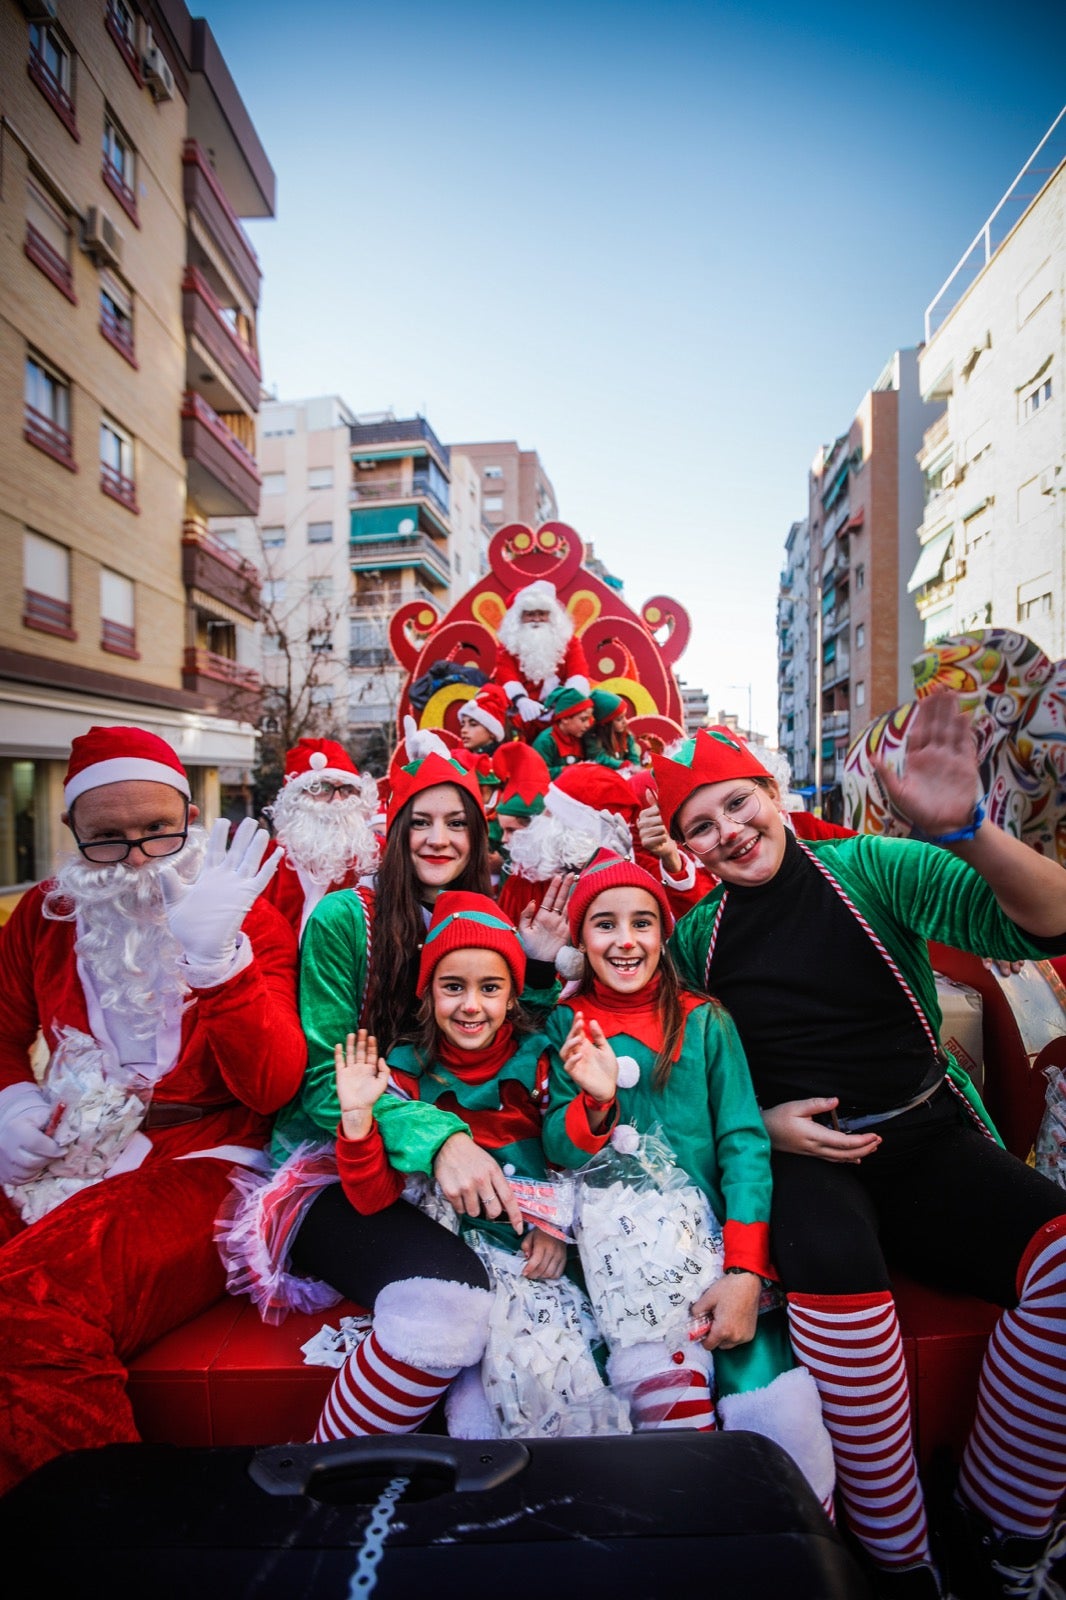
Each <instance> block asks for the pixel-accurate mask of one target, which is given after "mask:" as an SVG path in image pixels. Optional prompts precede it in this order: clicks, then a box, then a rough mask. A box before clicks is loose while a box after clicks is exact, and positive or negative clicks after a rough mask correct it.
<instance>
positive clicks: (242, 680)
mask: <svg viewBox="0 0 1066 1600" xmlns="http://www.w3.org/2000/svg"><path fill="white" fill-rule="evenodd" d="M181 683H182V688H183V689H187V690H189V691H190V692H191V693H192V694H200V695H204V696H205V697H206V698H207V699H208V700H210V701H211V702H212V704H213V705H214V706H215V707H216V708H217V711H218V713H219V714H221V715H222V716H228V717H237V718H239V719H240V720H241V721H245V722H255V721H256V720H257V719H258V716H259V702H260V697H261V695H262V692H263V685H262V681H261V679H260V677H259V674H258V672H255V671H253V669H252V668H251V667H242V666H241V665H240V664H239V662H236V661H231V660H230V658H229V657H228V656H217V655H215V653H214V651H213V650H203V649H200V648H199V647H196V646H194V647H192V648H190V649H188V650H186V652H185V657H184V661H183V663H182V669H181Z"/></svg>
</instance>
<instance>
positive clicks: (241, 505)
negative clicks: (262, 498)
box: [181, 390, 260, 517]
mask: <svg viewBox="0 0 1066 1600" xmlns="http://www.w3.org/2000/svg"><path fill="white" fill-rule="evenodd" d="M181 450H182V454H183V455H184V457H185V459H186V461H187V462H188V463H189V495H190V498H191V499H192V500H194V501H195V502H196V505H197V507H198V508H199V510H200V511H201V512H202V513H203V514H204V516H207V517H254V516H255V514H256V512H257V511H258V510H259V488H260V479H259V468H258V467H257V466H256V463H255V457H254V456H253V455H251V454H250V452H249V451H247V450H246V449H245V448H244V446H243V445H242V444H241V443H240V441H239V440H238V439H236V438H235V437H234V435H233V434H232V433H231V432H230V431H229V429H228V428H227V427H226V424H225V423H224V422H223V421H222V418H221V417H220V416H219V415H218V413H217V412H216V411H214V410H213V409H212V408H211V406H209V405H208V403H207V401H206V400H205V399H204V398H203V397H202V396H201V395H198V394H194V393H193V392H192V390H187V391H186V393H185V398H184V400H183V402H182V407H181Z"/></svg>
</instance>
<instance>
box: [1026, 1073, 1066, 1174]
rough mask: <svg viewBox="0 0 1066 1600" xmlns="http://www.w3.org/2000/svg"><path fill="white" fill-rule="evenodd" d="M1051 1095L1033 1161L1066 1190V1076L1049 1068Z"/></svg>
mask: <svg viewBox="0 0 1066 1600" xmlns="http://www.w3.org/2000/svg"><path fill="white" fill-rule="evenodd" d="M1044 1077H1045V1078H1046V1079H1047V1094H1046V1096H1045V1099H1044V1115H1043V1117H1042V1118H1041V1119H1040V1127H1039V1130H1038V1132H1037V1135H1036V1144H1035V1146H1034V1150H1033V1160H1034V1164H1035V1166H1036V1170H1037V1172H1042V1173H1043V1174H1044V1176H1045V1178H1050V1179H1051V1181H1052V1183H1057V1184H1059V1185H1060V1186H1061V1187H1062V1188H1066V1072H1064V1071H1063V1069H1062V1068H1061V1067H1045V1069H1044Z"/></svg>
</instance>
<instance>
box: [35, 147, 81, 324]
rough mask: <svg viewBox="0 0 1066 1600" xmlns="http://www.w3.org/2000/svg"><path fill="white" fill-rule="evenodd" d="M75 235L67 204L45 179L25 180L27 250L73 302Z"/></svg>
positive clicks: (75, 297)
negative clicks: (49, 187) (50, 191)
mask: <svg viewBox="0 0 1066 1600" xmlns="http://www.w3.org/2000/svg"><path fill="white" fill-rule="evenodd" d="M72 238H73V230H72V229H71V226H70V218H69V216H68V215H67V211H66V208H65V207H64V206H62V205H61V204H60V203H59V201H57V200H56V199H54V198H53V196H52V195H51V194H49V192H48V191H47V189H46V188H45V187H44V185H43V184H42V183H39V182H37V181H36V180H35V179H33V178H30V179H29V181H28V182H27V184H26V244H25V251H26V254H27V255H28V256H29V258H30V260H31V261H32V262H33V264H34V266H36V267H40V269H41V271H42V272H43V273H44V275H45V277H46V278H51V280H52V282H53V283H54V284H55V286H56V288H57V289H61V290H62V291H63V293H64V294H65V295H66V297H67V299H68V300H69V301H70V302H71V304H72V305H77V303H78V297H77V295H76V294H75V293H74V274H73V271H72V269H71V264H70V258H71V239H72Z"/></svg>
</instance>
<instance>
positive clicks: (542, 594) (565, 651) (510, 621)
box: [492, 579, 589, 734]
mask: <svg viewBox="0 0 1066 1600" xmlns="http://www.w3.org/2000/svg"><path fill="white" fill-rule="evenodd" d="M492 677H493V681H494V682H495V683H498V684H499V685H500V686H501V687H502V689H503V691H504V693H505V694H506V696H507V698H508V701H509V702H510V704H511V705H512V707H513V708H514V712H515V715H516V716H517V717H518V718H519V720H520V721H521V722H522V723H523V732H524V733H527V734H532V733H536V732H539V731H540V729H541V727H543V726H546V725H547V724H546V723H545V722H544V721H543V719H544V701H545V700H546V698H547V696H548V695H550V694H551V692H552V690H553V689H557V688H559V686H560V685H562V686H564V687H565V688H569V689H577V690H579V691H580V692H581V694H583V695H587V694H588V692H589V669H588V663H587V662H586V660H585V652H584V651H583V650H582V648H581V642H580V640H579V639H578V638H577V636H576V635H575V633H574V624H573V622H572V621H571V620H570V617H569V616H568V614H567V612H566V610H565V608H564V607H563V606H562V605H561V604H560V602H559V597H558V595H557V594H556V592H555V585H554V584H552V583H548V582H547V580H546V579H539V580H538V581H537V582H536V583H530V584H527V585H526V587H525V588H524V589H519V590H518V592H517V594H516V595H515V596H514V598H513V600H512V601H511V604H510V606H509V607H508V609H507V614H506V616H505V617H504V619H503V621H502V623H501V624H500V631H499V637H498V640H497V646H496V665H495V668H494V669H493V674H492Z"/></svg>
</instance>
